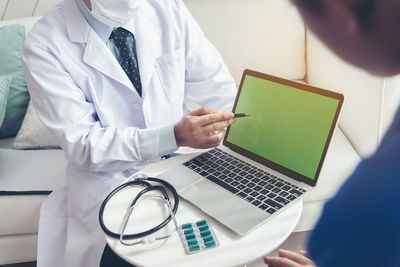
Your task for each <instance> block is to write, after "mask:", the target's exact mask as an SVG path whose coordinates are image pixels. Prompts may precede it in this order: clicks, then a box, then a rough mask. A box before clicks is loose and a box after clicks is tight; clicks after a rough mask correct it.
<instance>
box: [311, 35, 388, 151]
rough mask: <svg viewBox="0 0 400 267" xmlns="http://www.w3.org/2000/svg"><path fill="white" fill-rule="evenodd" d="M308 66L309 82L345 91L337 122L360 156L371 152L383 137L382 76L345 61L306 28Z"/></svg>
mask: <svg viewBox="0 0 400 267" xmlns="http://www.w3.org/2000/svg"><path fill="white" fill-rule="evenodd" d="M307 69H308V73H307V81H308V83H310V84H312V85H315V86H318V87H322V88H325V89H328V90H332V91H337V92H341V93H343V94H344V95H345V102H344V106H343V110H342V114H341V118H340V122H339V123H340V126H341V128H342V130H343V132H344V133H345V135H346V136H347V137H348V138H349V140H350V142H351V143H352V145H353V146H354V147H355V148H356V150H357V152H358V153H359V154H360V155H361V156H362V157H366V156H368V155H369V154H371V153H372V152H374V150H375V149H376V148H377V146H378V144H379V142H380V138H381V137H382V130H381V108H382V105H381V103H382V100H383V84H384V80H383V78H379V77H374V76H372V75H370V74H368V73H366V72H364V71H362V70H360V69H358V68H356V67H354V66H351V65H349V64H347V63H346V62H344V61H343V60H341V59H340V58H338V57H337V56H336V55H334V54H333V53H332V52H331V51H330V50H328V48H327V47H326V46H325V45H324V44H322V43H321V42H320V41H319V40H318V39H317V38H316V37H315V36H314V35H313V34H311V33H310V32H309V31H307Z"/></svg>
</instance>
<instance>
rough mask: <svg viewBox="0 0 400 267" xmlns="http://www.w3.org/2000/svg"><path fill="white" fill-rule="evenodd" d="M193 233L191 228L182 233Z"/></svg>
mask: <svg viewBox="0 0 400 267" xmlns="http://www.w3.org/2000/svg"><path fill="white" fill-rule="evenodd" d="M193 232H194V230H193V228H190V229H186V230H184V231H183V233H184V234H185V235H188V234H192V233H193Z"/></svg>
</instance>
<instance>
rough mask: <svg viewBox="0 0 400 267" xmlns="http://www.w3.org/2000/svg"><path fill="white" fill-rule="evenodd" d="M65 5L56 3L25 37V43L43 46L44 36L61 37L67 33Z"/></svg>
mask: <svg viewBox="0 0 400 267" xmlns="http://www.w3.org/2000/svg"><path fill="white" fill-rule="evenodd" d="M64 18H65V16H64V7H63V5H62V4H58V5H56V6H55V7H54V8H53V9H51V10H50V11H49V12H47V13H46V15H44V16H43V17H42V18H41V19H39V20H38V21H37V23H36V24H35V26H34V27H33V29H32V30H31V32H30V33H29V34H28V35H27V37H26V39H25V45H26V46H30V45H36V46H43V45H45V44H44V43H43V38H49V39H50V38H52V39H54V38H55V37H60V36H63V35H65V33H66V26H65V20H64Z"/></svg>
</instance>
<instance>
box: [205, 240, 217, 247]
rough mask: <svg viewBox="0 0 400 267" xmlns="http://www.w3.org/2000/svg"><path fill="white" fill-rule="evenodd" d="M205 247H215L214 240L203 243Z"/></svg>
mask: <svg viewBox="0 0 400 267" xmlns="http://www.w3.org/2000/svg"><path fill="white" fill-rule="evenodd" d="M205 245H206V247H208V248H209V247H214V246H215V245H216V243H215V241H214V240H212V241H208V242H206V243H205Z"/></svg>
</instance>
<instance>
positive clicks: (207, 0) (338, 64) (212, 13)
mask: <svg viewBox="0 0 400 267" xmlns="http://www.w3.org/2000/svg"><path fill="white" fill-rule="evenodd" d="M60 1H61V0H0V18H3V19H13V18H18V17H29V16H32V15H43V14H44V13H45V12H46V11H47V10H48V9H49V8H50V7H51V6H52V5H54V4H56V3H58V2H60ZM183 1H184V2H185V3H186V5H187V6H188V8H189V9H190V10H191V12H192V14H193V16H194V17H195V18H196V19H197V21H198V22H199V24H200V26H201V27H202V29H203V31H204V32H205V34H206V36H207V37H208V38H209V39H210V40H211V42H212V43H213V44H214V45H215V46H216V47H217V49H218V50H219V51H220V53H221V54H222V56H223V58H224V60H225V61H226V63H227V65H228V68H229V69H230V71H231V73H232V75H233V76H234V78H235V80H236V82H237V83H239V82H240V78H241V75H242V72H243V69H245V68H250V69H254V70H258V71H261V72H266V73H270V74H273V75H277V76H281V77H285V78H288V79H305V80H306V81H308V82H309V83H311V84H313V85H316V86H320V87H322V88H326V89H330V90H333V91H339V92H342V93H343V94H344V95H345V97H346V101H345V105H344V107H343V113H342V116H341V119H340V123H339V125H340V127H341V129H342V130H343V132H344V133H345V134H346V136H347V137H348V138H349V140H350V142H351V143H352V144H353V146H354V148H355V149H356V150H357V152H358V153H359V154H360V155H361V156H363V157H366V156H367V155H369V154H370V153H371V152H373V151H374V150H375V149H376V147H377V145H378V144H379V141H380V140H381V138H382V136H383V134H384V132H385V130H386V129H387V127H388V126H389V124H390V122H391V120H392V117H393V114H394V112H395V110H396V109H397V106H398V104H399V103H400V76H399V77H393V78H390V79H383V78H379V77H374V76H372V75H370V74H367V73H365V72H363V71H361V70H359V69H357V68H355V67H353V66H350V65H348V64H347V63H344V62H343V61H342V60H340V59H338V58H337V57H336V56H335V55H333V54H332V53H331V52H330V51H329V50H328V49H327V48H326V47H325V46H324V45H322V44H321V43H320V42H319V41H318V40H317V39H316V38H315V37H314V36H313V35H312V34H310V33H309V32H308V31H305V29H304V25H303V22H302V20H301V18H300V17H299V14H298V12H297V10H296V8H295V7H294V6H293V5H291V4H290V2H289V1H288V0H279V1H277V0H183ZM28 25H29V23H28ZM29 26H30V27H31V25H29ZM28 30H29V29H28ZM397 89H399V90H397Z"/></svg>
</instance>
